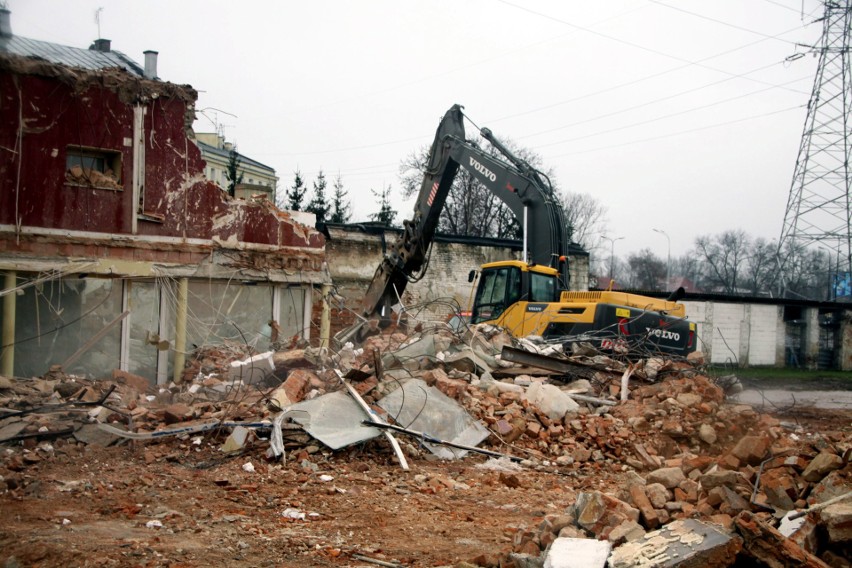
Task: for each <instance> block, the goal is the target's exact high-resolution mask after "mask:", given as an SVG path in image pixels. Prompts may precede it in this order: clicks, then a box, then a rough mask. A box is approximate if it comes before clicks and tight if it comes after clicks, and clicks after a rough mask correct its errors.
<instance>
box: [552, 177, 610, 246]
mask: <svg viewBox="0 0 852 568" xmlns="http://www.w3.org/2000/svg"><path fill="white" fill-rule="evenodd" d="M560 201H561V202H562V207H563V209H564V210H565V220H566V221H567V222H568V225H570V227H571V240H572V241H574V242H575V243H577V244H579V245H580V246H581V247H583V248H584V249H586V250H587V251H589V253H591V254H595V253H597V252H599V251H601V250H603V245H602V244H601V235H604V234H606V228H607V216H606V213H607V209H606V207H605V206H604V205H603V204H602V203H601V202H600V201H598V200H597V199H595V198H594V197H592V196H591V195H589V194H588V193H581V192H575V191H566V192H563V193H562V194H561V196H560Z"/></svg>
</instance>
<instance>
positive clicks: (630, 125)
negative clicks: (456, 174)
mask: <svg viewBox="0 0 852 568" xmlns="http://www.w3.org/2000/svg"><path fill="white" fill-rule="evenodd" d="M801 80H802V79H801V78H799V79H796V80H795V81H791V83H792V82H797V81H801ZM768 90H771V87H766V88H764V89H759V90H757V91H752V92H750V93H743V94H740V95H737V96H735V97H729V98H727V99H722V100H719V101H713V102H711V103H707V104H704V105H701V106H697V107H693V108H690V109H686V110H682V111H678V112H673V113H670V114H666V115H663V116H658V117H656V118H651V119H648V120H643V121H640V122H634V123H632V124H625V125H622V126H619V127H616V128H610V129H609V130H603V131H600V132H595V133H593V134H587V135H585V136H577V137H575V138H569V139H566V140H559V141H557V142H550V143H548V144H538V145H537V146H536V147H537V148H546V147H547V146H555V145H557V144H564V143H567V142H576V141H578V140H585V139H587V138H593V137H595V136H602V135H604V134H612V133H613V132H618V131H619V130H625V129H627V128H633V127H635V126H642V125H645V124H652V123H654V122H658V121H661V120H666V119H669V118H673V117H676V116H682V115H684V114H688V113H691V112H695V111H699V110H704V109H707V108H710V107H714V106H717V105H720V104H725V103H729V102H731V101H735V100H738V99H743V98H746V97H750V96H752V95H756V94H758V93H763V92H766V91H768Z"/></svg>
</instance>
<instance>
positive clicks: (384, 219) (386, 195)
mask: <svg viewBox="0 0 852 568" xmlns="http://www.w3.org/2000/svg"><path fill="white" fill-rule="evenodd" d="M370 191H371V192H372V194H373V195H375V196H376V199H378V200H379V211H378V212H377V213H373V214H372V215H370V219H372V220H373V221H376V222H378V223H381V224H383V225H385V226H387V227H393V220H394V218H396V210H394V209H393V208H392V207H391V204H390V191H391V188H390V185H388V186H387V188H385V189H383V190H382V191H376V190H374V189H371V190H370Z"/></svg>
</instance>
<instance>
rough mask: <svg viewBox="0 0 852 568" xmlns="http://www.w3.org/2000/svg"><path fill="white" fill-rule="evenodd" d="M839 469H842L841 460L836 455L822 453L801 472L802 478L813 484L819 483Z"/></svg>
mask: <svg viewBox="0 0 852 568" xmlns="http://www.w3.org/2000/svg"><path fill="white" fill-rule="evenodd" d="M841 467H843V458H841V457H840V456H838V455H837V454H833V453H830V452H822V453H819V454H817V456H816V457H815V458H814V459H813V460H811V463H810V464H808V467H807V468H805V471H803V472H802V478H803V479H804V480H805V481H810V482H811V483H815V482H817V481H821V480H822V478H823V477H825V476H826V475H828V474H829V473H831V472H832V471H834V470H835V469H840V468H841Z"/></svg>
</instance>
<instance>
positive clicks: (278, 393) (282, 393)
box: [269, 386, 293, 409]
mask: <svg viewBox="0 0 852 568" xmlns="http://www.w3.org/2000/svg"><path fill="white" fill-rule="evenodd" d="M269 400H270V402H271V403H272V404H273V405H274V406H277V407H278V408H281V409H283V408H287V407H288V406H290V405H291V404H293V401H292V400H290V397H289V396H287V389H285V388H284V387H283V386H281V387H278V388H277V389H275V390H274V391H272V393H271V394H270V395H269Z"/></svg>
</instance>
